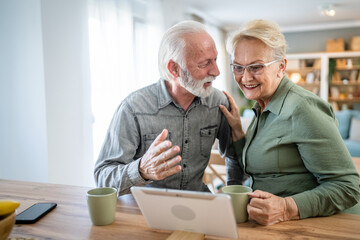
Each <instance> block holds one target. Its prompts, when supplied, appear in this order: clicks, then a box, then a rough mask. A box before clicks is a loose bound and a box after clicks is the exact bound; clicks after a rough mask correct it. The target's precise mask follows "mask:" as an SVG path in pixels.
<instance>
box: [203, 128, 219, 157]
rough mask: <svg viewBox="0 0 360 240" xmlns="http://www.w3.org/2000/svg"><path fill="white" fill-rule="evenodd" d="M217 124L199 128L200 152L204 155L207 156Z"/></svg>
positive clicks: (213, 139)
mask: <svg viewBox="0 0 360 240" xmlns="http://www.w3.org/2000/svg"><path fill="white" fill-rule="evenodd" d="M216 132H217V126H210V127H206V128H202V129H200V153H201V155H202V156H204V157H209V156H210V152H211V147H212V145H213V144H214V141H215V137H216Z"/></svg>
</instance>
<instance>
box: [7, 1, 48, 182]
mask: <svg viewBox="0 0 360 240" xmlns="http://www.w3.org/2000/svg"><path fill="white" fill-rule="evenodd" d="M20 2H21V4H20ZM41 36H42V29H41V13H40V1H39V0H34V1H19V0H12V1H2V2H1V3H0V52H1V54H0V66H1V67H0V116H1V117H0V178H6V179H18V180H29V181H41V182H45V181H47V180H48V171H47V170H48V161H47V141H46V111H45V85H44V83H45V80H44V75H43V71H44V69H43V50H42V37H41Z"/></svg>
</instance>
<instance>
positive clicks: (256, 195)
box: [248, 190, 273, 199]
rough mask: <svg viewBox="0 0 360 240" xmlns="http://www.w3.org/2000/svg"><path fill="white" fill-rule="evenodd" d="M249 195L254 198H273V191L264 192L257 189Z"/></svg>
mask: <svg viewBox="0 0 360 240" xmlns="http://www.w3.org/2000/svg"><path fill="white" fill-rule="evenodd" d="M248 195H249V196H250V197H252V198H262V199H267V198H271V197H272V196H273V195H272V194H271V193H268V192H264V191H261V190H256V191H254V192H252V193H249V194H248Z"/></svg>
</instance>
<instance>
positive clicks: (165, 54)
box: [158, 21, 206, 80]
mask: <svg viewBox="0 0 360 240" xmlns="http://www.w3.org/2000/svg"><path fill="white" fill-rule="evenodd" d="M200 32H206V30H205V26H204V25H203V24H201V23H199V22H195V21H182V22H180V23H177V24H175V25H174V26H172V27H171V28H169V29H168V30H167V31H166V33H165V34H164V36H163V38H162V40H161V44H160V48H159V56H158V63H159V72H160V76H161V77H162V78H163V79H165V80H170V79H171V76H172V75H171V74H170V72H169V70H168V68H167V65H168V62H169V61H170V60H173V61H174V62H176V63H177V64H179V65H180V67H181V68H182V69H185V67H186V62H185V56H184V55H185V54H184V53H185V51H184V49H185V47H186V42H185V40H184V35H186V34H189V33H200Z"/></svg>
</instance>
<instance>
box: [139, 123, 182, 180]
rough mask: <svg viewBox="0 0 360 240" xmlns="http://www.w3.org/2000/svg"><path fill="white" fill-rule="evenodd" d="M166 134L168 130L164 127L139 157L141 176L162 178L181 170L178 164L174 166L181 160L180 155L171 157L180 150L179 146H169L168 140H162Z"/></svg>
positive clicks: (152, 178)
mask: <svg viewBox="0 0 360 240" xmlns="http://www.w3.org/2000/svg"><path fill="white" fill-rule="evenodd" d="M167 135H168V131H167V130H166V129H164V130H163V131H162V132H161V133H160V135H159V136H157V137H156V139H155V140H154V142H153V143H152V144H151V146H150V147H149V149H148V150H147V151H146V153H145V154H144V156H143V157H142V158H141V160H140V164H139V171H140V174H141V177H142V178H144V179H149V180H162V179H164V178H166V177H168V176H171V175H173V174H175V173H177V172H179V171H180V170H181V166H180V165H177V166H174V165H176V164H178V163H179V162H180V161H181V157H180V156H176V157H174V158H172V157H173V156H174V155H175V154H177V153H178V152H179V151H180V148H179V147H178V146H173V147H171V145H172V143H171V142H170V141H164V140H165V139H166V137H167ZM170 158H172V159H170Z"/></svg>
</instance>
